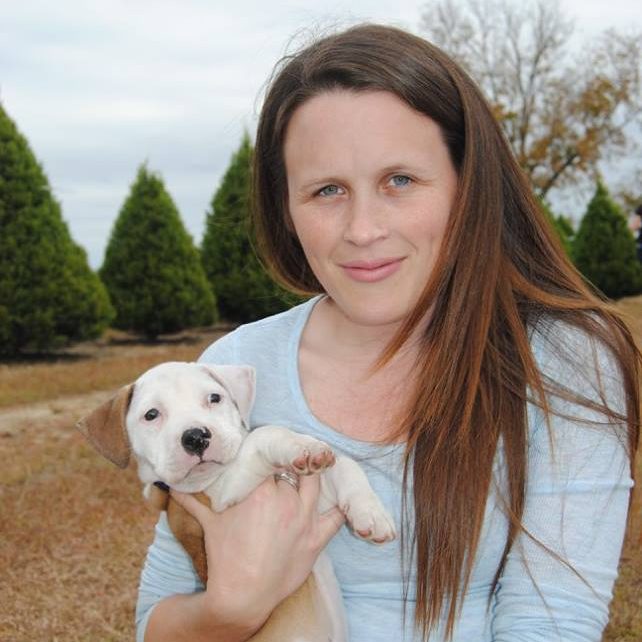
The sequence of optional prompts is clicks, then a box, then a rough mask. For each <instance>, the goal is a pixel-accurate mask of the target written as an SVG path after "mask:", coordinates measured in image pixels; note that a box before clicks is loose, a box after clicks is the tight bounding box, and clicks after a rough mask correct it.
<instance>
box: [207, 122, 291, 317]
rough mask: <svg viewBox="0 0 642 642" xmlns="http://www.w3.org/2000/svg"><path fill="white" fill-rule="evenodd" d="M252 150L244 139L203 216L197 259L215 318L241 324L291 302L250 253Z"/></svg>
mask: <svg viewBox="0 0 642 642" xmlns="http://www.w3.org/2000/svg"><path fill="white" fill-rule="evenodd" d="M252 151H253V150H252V145H251V143H250V138H249V136H248V134H247V133H245V134H244V136H243V140H242V141H241V145H240V147H239V149H238V150H237V151H236V153H235V154H234V156H233V157H232V160H231V162H230V165H229V167H228V168H227V171H226V172H225V176H224V177H223V181H222V182H221V185H220V187H219V188H218V190H217V192H216V194H215V195H214V197H213V199H212V203H211V207H210V209H209V211H208V212H207V214H206V220H205V233H204V235H203V243H202V246H201V256H202V260H203V266H204V267H205V272H206V273H207V277H208V279H209V281H210V284H211V286H212V288H213V289H214V291H215V292H216V296H217V299H218V305H219V310H220V312H221V316H222V317H223V318H224V319H227V320H228V321H238V322H247V321H253V320H255V319H259V318H261V317H264V316H267V315H270V314H275V313H276V312H280V311H281V310H285V309H287V308H288V307H290V306H291V305H292V304H293V303H294V302H296V301H297V299H296V297H294V296H293V295H291V294H290V293H288V292H286V291H285V290H283V289H282V288H280V287H279V286H278V285H277V284H276V283H275V282H274V281H273V280H272V279H271V278H270V276H269V275H268V274H267V272H266V271H265V269H264V268H263V266H262V265H261V263H260V262H259V260H258V258H257V257H256V254H255V252H254V250H253V248H252V241H251V233H250V228H249V213H250V184H251V179H250V176H251V161H252Z"/></svg>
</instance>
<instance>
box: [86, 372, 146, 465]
mask: <svg viewBox="0 0 642 642" xmlns="http://www.w3.org/2000/svg"><path fill="white" fill-rule="evenodd" d="M133 393H134V384H129V385H128V386H123V387H122V388H121V389H120V390H119V391H118V392H117V393H116V394H115V395H114V396H113V397H112V398H111V399H110V400H109V401H106V402H105V403H104V404H102V405H101V406H98V408H96V409H95V410H93V411H92V412H90V413H89V414H88V415H87V416H86V417H83V418H82V419H81V420H80V421H79V422H78V423H77V424H76V428H78V430H80V432H81V433H82V434H83V435H85V437H87V439H88V440H89V441H90V443H91V445H92V446H93V447H94V448H95V449H96V450H97V451H98V452H99V453H100V454H101V455H102V456H103V457H106V458H107V459H109V461H111V462H112V463H114V464H116V466H118V467H119V468H127V464H128V463H129V451H130V445H129V437H128V436H127V428H126V427H125V417H126V416H127V411H128V410H129V403H130V401H131V398H132V394H133Z"/></svg>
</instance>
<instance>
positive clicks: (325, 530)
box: [319, 506, 346, 548]
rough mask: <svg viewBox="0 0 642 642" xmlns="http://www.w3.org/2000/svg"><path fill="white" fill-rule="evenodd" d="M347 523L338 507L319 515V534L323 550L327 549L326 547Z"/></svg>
mask: <svg viewBox="0 0 642 642" xmlns="http://www.w3.org/2000/svg"><path fill="white" fill-rule="evenodd" d="M345 521H346V518H345V515H344V514H343V513H342V512H341V510H340V509H339V507H338V506H333V507H332V508H330V509H329V510H327V511H326V512H325V513H322V514H321V515H319V534H320V536H321V545H322V548H325V545H326V544H327V543H328V542H329V541H330V540H331V539H332V538H333V537H334V536H335V535H336V534H337V532H338V531H339V529H340V528H341V527H342V526H343V524H344V523H345Z"/></svg>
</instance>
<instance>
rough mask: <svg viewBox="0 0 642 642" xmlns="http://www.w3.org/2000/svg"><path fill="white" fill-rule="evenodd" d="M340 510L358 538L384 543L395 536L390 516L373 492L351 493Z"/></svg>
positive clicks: (374, 542)
mask: <svg viewBox="0 0 642 642" xmlns="http://www.w3.org/2000/svg"><path fill="white" fill-rule="evenodd" d="M341 510H342V511H343V513H344V514H345V516H346V519H347V520H348V524H349V525H350V528H352V532H353V533H354V534H355V536H356V537H358V538H359V539H363V540H365V541H367V542H372V543H373V544H385V543H386V542H391V541H392V540H393V539H395V537H396V536H397V531H396V529H395V524H394V522H393V521H392V517H390V515H389V514H388V511H387V510H386V509H385V508H384V507H383V504H382V503H381V501H380V500H379V498H378V497H377V496H376V495H375V494H374V493H368V494H365V495H364V494H359V495H353V496H352V497H350V499H349V501H348V502H346V503H345V504H344V505H343V506H341Z"/></svg>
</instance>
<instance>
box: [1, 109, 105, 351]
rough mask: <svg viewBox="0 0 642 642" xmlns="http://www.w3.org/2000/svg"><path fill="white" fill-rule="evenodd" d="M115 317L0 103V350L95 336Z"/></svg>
mask: <svg viewBox="0 0 642 642" xmlns="http://www.w3.org/2000/svg"><path fill="white" fill-rule="evenodd" d="M112 318H113V309H112V307H111V305H110V303H109V298H108V296H107V291H106V290H105V288H104V286H103V284H102V283H101V282H100V280H99V278H98V276H97V275H96V274H95V273H94V272H92V271H91V269H90V268H89V265H88V263H87V256H86V254H85V251H84V250H83V249H82V248H81V247H80V246H78V245H76V244H75V243H74V241H73V240H72V238H71V235H70V234H69V230H68V228H67V225H66V223H65V221H64V220H63V218H62V214H61V211H60V205H59V204H58V202H57V201H56V199H55V198H54V197H53V195H52V193H51V189H50V187H49V182H48V180H47V177H46V175H45V173H44V171H43V169H42V168H41V167H40V165H39V164H38V161H37V160H36V158H35V156H34V155H33V152H32V151H31V149H30V147H29V144H28V143H27V141H26V139H25V138H24V137H23V136H22V135H21V134H20V132H19V131H18V129H17V127H16V125H15V123H14V122H13V121H12V120H11V119H10V118H9V116H8V114H7V113H6V111H5V110H4V108H3V107H2V105H0V353H5V354H7V353H16V352H18V351H20V350H24V349H37V350H47V349H50V348H55V347H59V346H61V345H63V344H65V343H68V342H69V341H73V340H82V339H90V338H94V337H96V336H98V335H100V333H101V332H102V331H103V329H104V328H105V327H106V326H107V325H108V324H109V322H110V320H111V319H112Z"/></svg>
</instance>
